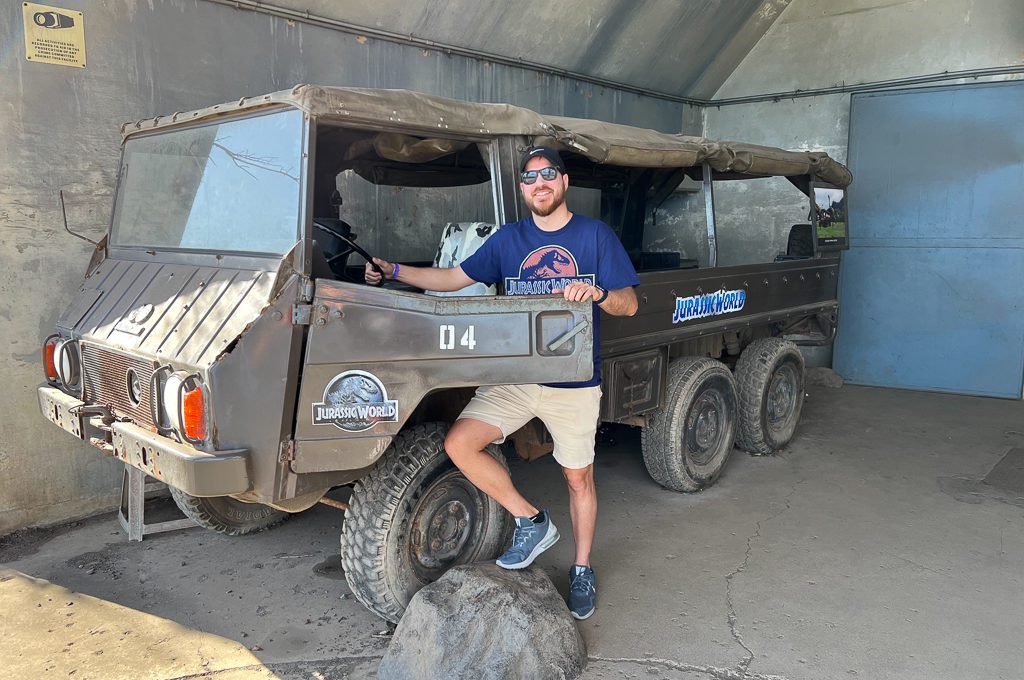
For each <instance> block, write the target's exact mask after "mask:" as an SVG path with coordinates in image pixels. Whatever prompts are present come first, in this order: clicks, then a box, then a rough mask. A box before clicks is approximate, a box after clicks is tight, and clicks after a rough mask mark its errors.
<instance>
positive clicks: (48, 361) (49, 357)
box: [43, 337, 58, 380]
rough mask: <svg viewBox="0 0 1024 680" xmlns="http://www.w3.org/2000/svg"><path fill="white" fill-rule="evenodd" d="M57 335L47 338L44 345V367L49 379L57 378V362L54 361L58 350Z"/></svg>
mask: <svg viewBox="0 0 1024 680" xmlns="http://www.w3.org/2000/svg"><path fill="white" fill-rule="evenodd" d="M57 340H58V338H56V337H50V338H47V340H46V344H44V345H43V368H44V370H45V371H46V379H47V380H56V379H57V377H58V376H57V363H56V361H54V356H53V355H54V353H55V352H56V350H57Z"/></svg>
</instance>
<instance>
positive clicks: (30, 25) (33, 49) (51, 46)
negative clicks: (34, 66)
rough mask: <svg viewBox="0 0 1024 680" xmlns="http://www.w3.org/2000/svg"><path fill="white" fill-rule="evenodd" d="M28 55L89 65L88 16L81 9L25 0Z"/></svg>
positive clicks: (83, 65) (41, 58) (33, 57)
mask: <svg viewBox="0 0 1024 680" xmlns="http://www.w3.org/2000/svg"><path fill="white" fill-rule="evenodd" d="M21 4H22V11H23V13H24V16H25V58H26V59H28V60H29V61H40V62H43V63H44V64H60V65H62V66H77V67H79V68H85V17H84V15H83V14H82V13H81V12H75V11H73V10H69V9H60V8H59V7H48V6H47V5H36V4H34V3H31V2H23V3H21Z"/></svg>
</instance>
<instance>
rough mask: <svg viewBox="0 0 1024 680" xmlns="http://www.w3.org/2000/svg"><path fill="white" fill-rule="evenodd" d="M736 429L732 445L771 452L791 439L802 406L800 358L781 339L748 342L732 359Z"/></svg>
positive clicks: (761, 451)
mask: <svg viewBox="0 0 1024 680" xmlns="http://www.w3.org/2000/svg"><path fill="white" fill-rule="evenodd" d="M736 383H737V385H739V393H740V429H739V433H738V434H737V436H736V446H738V447H739V448H741V449H743V450H744V451H748V452H750V453H752V454H755V455H767V454H771V453H775V452H776V451H778V450H779V449H781V448H782V447H784V446H785V445H786V444H788V443H789V441H790V440H791V439H792V438H793V435H794V433H795V432H796V426H797V423H798V422H800V411H801V410H803V405H804V357H803V355H802V354H800V349H799V348H798V347H797V346H796V345H795V344H793V343H792V342H789V341H788V340H783V339H782V338H762V339H760V340H755V341H754V342H752V343H750V344H749V345H748V346H747V347H746V348H745V349H744V350H743V353H742V354H740V358H739V361H737V362H736Z"/></svg>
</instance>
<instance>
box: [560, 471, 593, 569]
mask: <svg viewBox="0 0 1024 680" xmlns="http://www.w3.org/2000/svg"><path fill="white" fill-rule="evenodd" d="M562 474H564V475H565V481H566V482H567V483H568V485H569V516H570V517H572V533H573V536H574V537H575V538H576V562H575V564H579V565H582V566H585V567H589V566H590V548H591V546H593V544H594V532H595V530H596V529H597V487H596V486H595V485H594V466H593V465H588V466H587V467H585V468H579V469H573V468H562Z"/></svg>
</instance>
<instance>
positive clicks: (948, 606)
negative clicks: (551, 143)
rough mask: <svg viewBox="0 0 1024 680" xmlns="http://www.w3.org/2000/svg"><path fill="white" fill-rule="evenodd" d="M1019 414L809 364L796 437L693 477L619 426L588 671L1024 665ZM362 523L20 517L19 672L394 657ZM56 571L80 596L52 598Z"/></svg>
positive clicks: (593, 676) (757, 674) (544, 562)
mask: <svg viewBox="0 0 1024 680" xmlns="http://www.w3.org/2000/svg"><path fill="white" fill-rule="evenodd" d="M1022 416H1024V403H1021V402H1009V401H1001V400H993V399H979V398H971V397H957V396H950V395H937V394H924V393H912V392H902V391H896V390H881V389H871V388H861V387H851V386H846V387H843V388H842V389H829V388H825V387H811V388H809V397H808V399H807V401H806V404H805V411H804V418H803V421H802V425H801V427H800V429H799V430H798V432H797V438H796V440H795V441H794V442H793V444H792V445H791V446H790V447H789V448H788V449H787V450H786V451H785V452H784V453H783V454H781V455H777V456H773V457H762V458H755V457H750V456H748V455H746V454H744V453H743V452H740V451H735V452H734V453H733V457H732V460H731V461H730V463H729V465H728V467H727V469H726V471H725V473H724V474H723V475H722V477H721V478H720V479H719V481H718V483H717V484H716V485H715V486H713V487H712V488H710V489H708V490H706V491H704V492H702V493H699V494H692V495H691V494H676V493H672V492H669V491H666V490H664V489H662V488H660V487H658V486H657V485H656V484H654V483H653V482H652V481H651V480H650V478H649V477H648V476H647V474H646V471H645V470H644V467H643V461H642V457H641V455H640V451H639V437H638V436H637V433H636V432H635V431H632V430H630V429H628V428H623V429H616V430H613V431H612V432H611V433H610V436H611V439H612V440H614V441H608V440H606V441H605V442H604V443H603V444H602V445H601V447H600V448H599V453H598V459H597V466H596V478H597V484H598V490H599V497H600V509H599V520H598V535H597V541H596V544H595V548H594V553H593V559H592V561H593V565H594V568H595V571H596V575H597V587H598V611H597V613H596V615H595V616H593V617H592V618H591V619H588V620H586V621H583V622H580V623H579V627H580V631H581V633H582V635H583V637H584V639H585V640H586V642H587V646H588V653H589V664H588V667H587V670H586V672H585V673H584V676H583V677H584V679H585V680H597V679H605V678H607V679H612V678H638V679H644V680H646V679H647V678H659V679H663V680H675V679H686V680H743V679H746V680H820V679H830V678H836V679H839V678H842V679H844V680H850V679H851V678H871V679H872V680H875V679H887V678H894V679H895V678H899V679H900V680H907V679H917V678H920V679H922V680H924V679H925V678H927V679H928V680H936V679H940V680H941V679H944V678H949V679H951V680H952V679H954V678H955V679H957V680H959V679H960V678H964V677H985V678H1007V679H1009V678H1019V677H1020V672H1019V671H1020V658H1021V657H1020V651H1019V639H1018V638H1019V630H1020V621H1021V620H1022V619H1024V596H1022V595H1021V593H1024V587H1022V585H1024V584H1022V580H1024V568H1022V567H1024V522H1022V521H1021V520H1022V519H1024V508H1022V507H1021V504H1020V503H1018V502H1016V501H1015V499H1017V498H1018V497H1024V490H1022V491H1021V492H1020V493H1017V494H1013V493H1009V492H1007V491H1006V490H1005V489H999V490H994V489H991V488H989V487H988V486H986V484H983V483H982V482H981V480H984V479H985V477H986V475H987V474H989V472H990V471H991V470H992V469H993V467H994V466H995V465H996V464H997V463H999V461H1000V460H1001V459H1002V457H1003V456H1004V455H1005V454H1006V453H1007V451H1008V450H1010V449H1012V448H1014V447H1022V446H1024V435H1021V434H1020V430H1021V428H1020V427H1019V423H1020V422H1021V420H1022ZM512 468H513V475H514V476H515V478H516V480H517V482H518V483H519V484H520V488H521V489H522V490H523V491H524V493H525V494H526V495H527V496H528V497H529V498H531V500H533V501H534V502H535V503H542V504H543V505H546V506H547V507H549V508H550V509H551V512H552V516H553V517H554V518H555V521H556V522H557V521H559V518H561V526H562V527H564V530H563V532H562V534H563V540H561V541H560V542H559V543H558V544H557V545H555V546H554V547H553V548H552V549H551V550H549V551H548V552H546V553H545V554H544V555H542V556H541V558H540V559H539V560H538V565H539V566H540V567H542V568H544V569H546V570H547V572H548V574H549V575H550V576H551V578H552V581H553V582H554V583H555V585H556V587H558V588H559V590H560V591H561V592H563V593H564V592H565V591H566V588H567V585H568V584H567V574H566V571H567V567H568V565H569V563H570V561H571V559H572V556H573V544H572V540H571V532H570V531H569V520H568V500H567V494H566V490H565V485H564V482H563V480H562V476H561V474H560V472H559V470H558V469H557V466H556V465H555V464H554V461H553V460H551V459H550V457H548V458H546V459H542V460H540V461H537V462H536V463H532V464H525V463H515V464H514V465H513V466H512ZM950 479H956V480H961V482H962V483H958V484H951V483H949V482H948V480H950ZM972 480H973V481H972ZM968 482H970V483H968ZM344 493H345V492H344V491H338V492H335V493H334V495H335V496H336V497H338V498H341V499H343V498H344ZM159 505H160V501H157V502H155V503H154V504H153V506H154V508H156V509H158V508H159ZM153 519H155V518H154V517H147V521H153ZM341 523H342V515H341V513H340V512H338V511H336V510H334V509H332V508H328V507H325V506H318V507H316V508H314V509H313V510H311V511H308V512H306V513H303V514H301V515H299V516H296V517H294V518H293V519H292V520H291V521H289V522H288V523H286V524H285V525H284V526H282V527H280V528H278V529H276V530H273V531H270V532H267V533H264V534H260V535H256V536H252V537H247V538H237V539H232V538H227V537H223V536H219V535H216V534H212V533H209V532H205V531H203V530H200V529H198V528H197V529H189V530H184V531H177V532H172V533H168V534H160V535H155V536H149V537H147V538H146V540H145V541H144V542H143V543H141V544H138V543H135V544H128V543H127V542H126V541H125V539H124V536H123V534H122V533H121V532H120V529H119V527H118V525H117V523H116V520H115V519H114V518H113V516H106V517H99V518H94V519H90V520H86V521H83V522H80V523H77V524H75V525H70V526H66V527H63V528H56V529H51V530H42V531H37V532H25V533H24V534H21V535H17V536H14V537H7V538H5V539H0V568H4V569H8V570H16V572H17V573H15V574H14V575H13V576H11V574H12V572H10V571H8V572H5V576H2V577H0V604H2V605H3V606H4V610H5V616H4V617H2V619H0V658H3V659H4V661H5V670H6V674H5V677H11V678H15V679H17V678H19V677H32V678H35V677H39V676H40V675H41V673H40V672H39V671H40V670H44V669H47V668H49V669H50V675H51V676H53V677H68V675H69V672H70V670H76V671H77V673H76V675H74V676H71V677H74V678H76V679H77V678H82V677H102V678H122V677H123V678H132V679H133V680H134V679H135V678H141V677H146V678H160V679H165V678H211V679H216V680H226V679H230V680H235V679H236V678H261V677H266V678H282V679H285V680H292V679H295V680H298V679H299V678H302V679H304V680H307V679H315V680H326V679H333V678H373V677H376V668H377V663H378V661H379V658H380V657H381V656H382V655H383V653H384V651H385V650H386V648H387V644H388V638H387V636H386V635H382V634H381V633H382V631H384V629H385V626H384V624H383V623H382V622H380V621H379V620H378V619H376V618H375V617H374V616H372V615H371V614H369V613H368V612H367V611H366V610H364V609H363V607H362V606H361V605H360V604H359V603H358V602H356V601H355V600H354V599H353V598H352V596H351V594H350V593H349V591H348V588H347V586H346V584H345V581H344V578H343V574H342V572H341V565H340V560H338V558H337V545H338V535H339V531H340V527H341ZM6 576H11V578H10V579H8V580H4V578H6ZM31 579H45V582H47V585H46V586H43V585H39V586H38V587H36V586H33V587H32V588H29V587H28V586H27V585H26V584H29V583H37V582H35V581H32V580H31ZM39 583H41V582H39ZM15 587H22V588H25V589H27V590H26V591H25V593H22V594H21V595H18V596H17V597H21V598H23V599H21V600H19V599H17V597H16V596H15V594H14V591H13V590H12V589H13V588H15ZM47 588H53V589H60V594H59V596H58V597H56V598H55V599H52V601H46V600H45V599H38V598H39V597H41V596H44V594H45V593H49V592H50V591H49V590H47ZM54 592H56V591H54ZM26 593H27V594H26ZM33 594H34V595H33ZM33 596H35V597H36V598H37V599H36V600H32V599H31V597H33ZM24 598H29V599H24ZM71 601H74V602H75V604H74V605H70V606H69V605H67V604H66V603H67V602H71ZM18 603H21V605H20V606H18ZM86 603H89V607H94V608H95V612H94V613H93V614H87V612H86V610H87V609H89V607H87V606H86ZM36 604H38V605H40V606H39V607H36V606H35V605H36ZM76 607H78V609H75V608H76ZM72 610H74V612H75V613H74V614H73V615H71V616H69V614H71V611H72ZM90 617H91V618H90ZM57 621H59V625H55V624H54V622H57ZM75 621H79V623H77V624H75V625H73V626H70V627H69V626H68V624H69V623H71V622H75ZM106 626H112V627H113V628H118V630H117V631H114V632H116V633H117V638H118V639H117V640H116V642H117V644H110V643H106V644H104V643H103V640H102V638H103V634H102V633H100V632H96V631H102V630H106V629H107V628H106ZM113 628H111V629H110V630H113ZM125 631H131V632H130V633H125ZM71 643H74V644H71ZM97 651H99V652H101V654H98V655H97V654H95V652H97ZM104 664H106V665H104ZM62 671H63V672H62Z"/></svg>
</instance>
